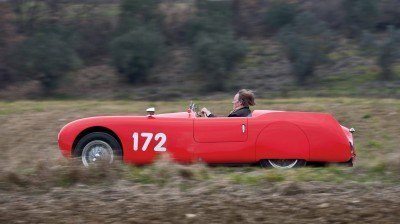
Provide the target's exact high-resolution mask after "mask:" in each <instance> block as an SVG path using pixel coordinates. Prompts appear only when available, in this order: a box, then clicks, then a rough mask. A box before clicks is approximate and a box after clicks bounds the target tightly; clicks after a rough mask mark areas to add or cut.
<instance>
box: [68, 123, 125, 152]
mask: <svg viewBox="0 0 400 224" xmlns="http://www.w3.org/2000/svg"><path fill="white" fill-rule="evenodd" d="M93 132H102V133H106V134H109V135H111V136H112V137H114V138H115V139H116V140H117V142H118V144H119V145H120V147H121V150H122V155H121V156H123V154H124V148H123V145H122V142H121V140H120V138H119V137H118V135H117V134H116V133H115V132H114V131H112V130H111V129H109V128H106V127H102V126H95V127H90V128H86V129H85V130H83V131H81V132H80V133H79V134H78V135H77V136H76V138H75V140H74V143H73V144H72V156H74V155H75V149H76V146H77V144H78V142H79V141H80V140H81V139H82V138H83V137H85V136H86V135H88V134H90V133H93Z"/></svg>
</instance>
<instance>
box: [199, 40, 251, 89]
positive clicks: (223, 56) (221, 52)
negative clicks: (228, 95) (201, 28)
mask: <svg viewBox="0 0 400 224" xmlns="http://www.w3.org/2000/svg"><path fill="white" fill-rule="evenodd" d="M246 51H247V48H246V45H245V44H244V43H243V42H242V41H238V40H235V39H234V37H233V35H232V33H227V34H206V33H203V34H201V35H199V36H198V38H196V40H195V43H194V47H193V59H194V62H195V65H196V67H197V69H198V70H199V71H201V72H202V74H204V77H205V79H206V80H207V86H206V87H207V89H209V90H223V89H224V87H225V85H224V83H225V82H226V80H227V79H228V77H229V73H230V72H232V70H233V69H234V67H235V65H236V63H237V62H238V61H239V60H240V59H242V58H243V57H244V56H245V55H246Z"/></svg>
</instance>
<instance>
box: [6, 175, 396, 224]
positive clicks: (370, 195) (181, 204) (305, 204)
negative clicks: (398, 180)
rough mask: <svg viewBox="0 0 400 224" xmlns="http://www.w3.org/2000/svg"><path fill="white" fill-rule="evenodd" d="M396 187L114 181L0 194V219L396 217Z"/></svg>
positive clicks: (389, 220)
mask: <svg viewBox="0 0 400 224" xmlns="http://www.w3.org/2000/svg"><path fill="white" fill-rule="evenodd" d="M399 206H400V186H397V187H382V186H380V185H376V186H361V185H351V184H350V185H342V186H336V185H334V184H321V183H307V184H304V183H303V184H295V183H279V184H267V185H265V186H259V187H248V186H241V185H232V184H229V183H202V184H198V185H197V186H195V187H193V188H191V189H190V190H186V191H181V190H180V189H179V187H178V186H173V185H172V186H165V187H163V188H160V187H157V186H152V185H148V186H146V185H135V184H132V183H127V182H124V181H119V182H117V183H115V184H113V185H112V186H108V187H99V186H96V187H93V186H90V187H89V186H87V185H77V186H74V187H73V188H67V189H65V188H53V189H51V190H50V191H49V192H46V193H41V194H30V193H29V192H23V193H21V192H0V221H1V222H7V223H8V222H18V223H87V222H90V223H98V222H100V223H103V222H104V223H115V222H130V223H143V222H149V223H159V222H166V223H206V222H209V223H242V222H246V223H260V222H265V223H280V222H283V223H310V222H311V223H316V222H318V223H348V222H354V223H366V222H367V223H399V222H400V217H399Z"/></svg>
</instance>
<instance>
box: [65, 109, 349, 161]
mask: <svg viewBox="0 0 400 224" xmlns="http://www.w3.org/2000/svg"><path fill="white" fill-rule="evenodd" d="M102 130H104V131H107V132H109V133H112V134H113V135H114V136H115V137H116V138H117V140H118V141H119V142H120V144H121V146H122V149H123V160H124V161H125V162H129V163H134V164H138V165H139V164H148V163H151V162H153V161H154V159H155V158H156V157H157V155H158V154H160V153H165V152H159V151H157V150H155V149H156V148H157V145H160V144H161V143H160V141H162V139H160V138H158V137H160V136H158V137H157V138H152V139H149V142H148V145H147V147H145V146H144V145H145V143H146V138H143V137H141V136H140V135H141V133H152V134H153V136H156V134H157V133H163V134H165V142H164V143H163V144H162V146H163V147H165V148H166V152H167V153H169V154H170V156H171V157H172V158H173V159H175V160H176V161H177V162H182V163H191V162H195V161H203V162H206V163H254V162H258V161H260V160H262V159H303V160H306V161H316V162H348V161H350V160H352V159H353V157H354V156H355V154H354V150H353V137H352V134H351V133H350V132H349V129H347V128H346V127H343V126H341V125H340V124H339V123H338V122H337V121H336V120H335V119H334V118H333V117H332V115H330V114H325V113H308V112H284V111H268V110H255V111H254V112H253V113H252V116H251V117H241V118H236V117H216V118H200V117H196V116H195V113H193V112H180V113H170V114H159V115H154V116H103V117H91V118H84V119H80V120H76V121H73V122H71V123H69V124H67V125H66V126H65V127H64V128H63V129H62V130H61V131H60V133H59V136H58V142H59V147H60V149H61V152H62V154H63V155H64V156H66V157H71V155H73V150H74V147H75V145H76V144H77V142H78V141H79V139H80V138H81V137H83V136H84V134H86V133H90V132H91V131H102ZM134 133H138V136H139V138H138V140H137V143H136V144H137V146H136V150H134V144H135V143H134V140H133V139H134V138H133V135H134ZM143 148H144V150H143Z"/></svg>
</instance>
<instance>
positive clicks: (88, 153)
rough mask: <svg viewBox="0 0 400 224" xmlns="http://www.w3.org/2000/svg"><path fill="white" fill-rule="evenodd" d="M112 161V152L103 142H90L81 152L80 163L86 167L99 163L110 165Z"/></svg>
mask: <svg viewBox="0 0 400 224" xmlns="http://www.w3.org/2000/svg"><path fill="white" fill-rule="evenodd" d="M113 161H114V151H113V149H112V148H111V146H110V145H109V144H108V143H107V142H105V141H101V140H94V141H91V142H89V143H88V144H87V145H86V146H85V147H84V148H83V150H82V163H83V165H84V166H86V167H88V166H89V165H91V164H94V163H101V162H103V163H109V164H111V163H112V162H113Z"/></svg>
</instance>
